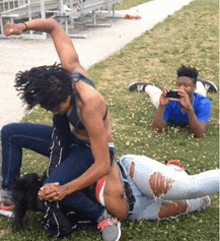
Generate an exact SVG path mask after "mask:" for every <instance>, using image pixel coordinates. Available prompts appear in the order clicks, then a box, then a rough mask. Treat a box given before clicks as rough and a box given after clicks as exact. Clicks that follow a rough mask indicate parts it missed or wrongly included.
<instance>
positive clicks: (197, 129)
mask: <svg viewBox="0 0 220 241" xmlns="http://www.w3.org/2000/svg"><path fill="white" fill-rule="evenodd" d="M178 91H179V93H180V96H181V98H180V100H179V101H180V104H181V106H182V107H183V110H185V111H186V112H187V113H188V117H189V128H190V130H191V131H192V133H193V134H194V137H197V138H201V137H203V134H204V132H205V130H206V129H207V126H208V125H207V124H206V123H204V122H199V121H198V119H197V117H196V114H195V112H194V109H193V107H192V103H191V101H190V98H189V95H188V94H187V93H186V92H185V91H184V90H181V89H180V90H178Z"/></svg>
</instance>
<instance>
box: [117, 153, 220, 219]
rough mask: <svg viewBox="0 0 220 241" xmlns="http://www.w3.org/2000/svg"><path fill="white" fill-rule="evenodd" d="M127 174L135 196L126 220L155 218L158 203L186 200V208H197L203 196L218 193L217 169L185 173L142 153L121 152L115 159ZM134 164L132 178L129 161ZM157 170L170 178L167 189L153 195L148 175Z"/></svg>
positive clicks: (218, 178) (218, 174)
mask: <svg viewBox="0 0 220 241" xmlns="http://www.w3.org/2000/svg"><path fill="white" fill-rule="evenodd" d="M119 162H120V164H121V166H122V167H123V168H124V171H125V173H126V176H127V180H128V182H129V184H130V186H131V189H132V192H133V195H134V197H135V199H136V202H135V205H134V209H133V210H132V212H131V213H130V216H129V220H140V219H148V220H156V219H158V213H159V211H160V207H161V203H162V202H164V201H165V202H170V201H175V200H187V202H188V208H190V209H192V207H193V208H194V210H199V209H200V208H201V203H202V200H203V197H205V196H207V195H212V194H214V193H217V192H219V181H220V169H215V170H210V171H206V172H202V173H200V174H196V175H188V174H187V173H186V172H185V171H184V170H182V169H180V168H179V167H178V166H174V165H168V166H167V165H164V164H162V163H160V162H158V161H156V160H153V159H151V158H149V157H146V156H138V155H125V156H122V157H121V158H120V159H119ZM132 163H134V164H135V172H134V177H133V178H131V176H130V167H131V164H132ZM155 173H161V174H162V175H163V176H164V177H166V178H167V179H170V180H172V185H171V187H170V188H169V190H168V191H167V192H166V193H165V194H162V195H160V196H159V197H155V195H154V194H153V191H152V190H151V187H150V178H151V176H152V175H153V174H155Z"/></svg>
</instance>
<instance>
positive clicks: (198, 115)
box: [129, 65, 218, 138]
mask: <svg viewBox="0 0 220 241" xmlns="http://www.w3.org/2000/svg"><path fill="white" fill-rule="evenodd" d="M129 90H130V91H135V90H136V91H138V92H146V93H148V94H149V96H150V98H151V101H152V103H153V104H154V105H155V107H156V108H157V113H156V116H155V118H154V121H153V124H152V129H153V130H156V131H157V132H162V130H163V128H164V127H165V126H166V124H169V125H172V126H180V127H185V126H188V127H189V129H190V130H191V132H192V133H193V134H194V137H197V138H201V137H203V135H204V132H205V130H206V129H207V127H208V123H209V118H210V112H211V101H210V100H209V99H208V98H206V97H205V96H206V92H215V93H217V91H218V89H217V87H216V86H215V85H214V84H213V83H212V82H210V81H206V80H201V79H199V78H198V71H197V69H195V68H192V67H190V66H189V67H186V66H184V65H182V66H181V67H180V68H179V69H178V70H177V83H176V90H175V91H171V90H168V89H164V90H163V91H161V90H160V89H159V88H158V87H156V86H154V85H153V84H152V83H141V82H134V83H132V84H130V85H129Z"/></svg>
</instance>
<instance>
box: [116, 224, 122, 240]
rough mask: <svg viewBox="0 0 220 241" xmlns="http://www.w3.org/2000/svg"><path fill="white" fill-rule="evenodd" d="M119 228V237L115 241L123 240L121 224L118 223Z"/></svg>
mask: <svg viewBox="0 0 220 241" xmlns="http://www.w3.org/2000/svg"><path fill="white" fill-rule="evenodd" d="M117 227H118V230H119V231H118V237H117V238H116V240H115V241H118V240H119V239H120V238H121V222H118V224H117Z"/></svg>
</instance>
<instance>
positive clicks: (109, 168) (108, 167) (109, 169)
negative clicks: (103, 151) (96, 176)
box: [103, 165, 111, 176]
mask: <svg viewBox="0 0 220 241" xmlns="http://www.w3.org/2000/svg"><path fill="white" fill-rule="evenodd" d="M110 171H111V167H110V165H108V166H106V167H105V168H104V169H103V173H104V174H103V176H107V175H108V174H109V173H110Z"/></svg>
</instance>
